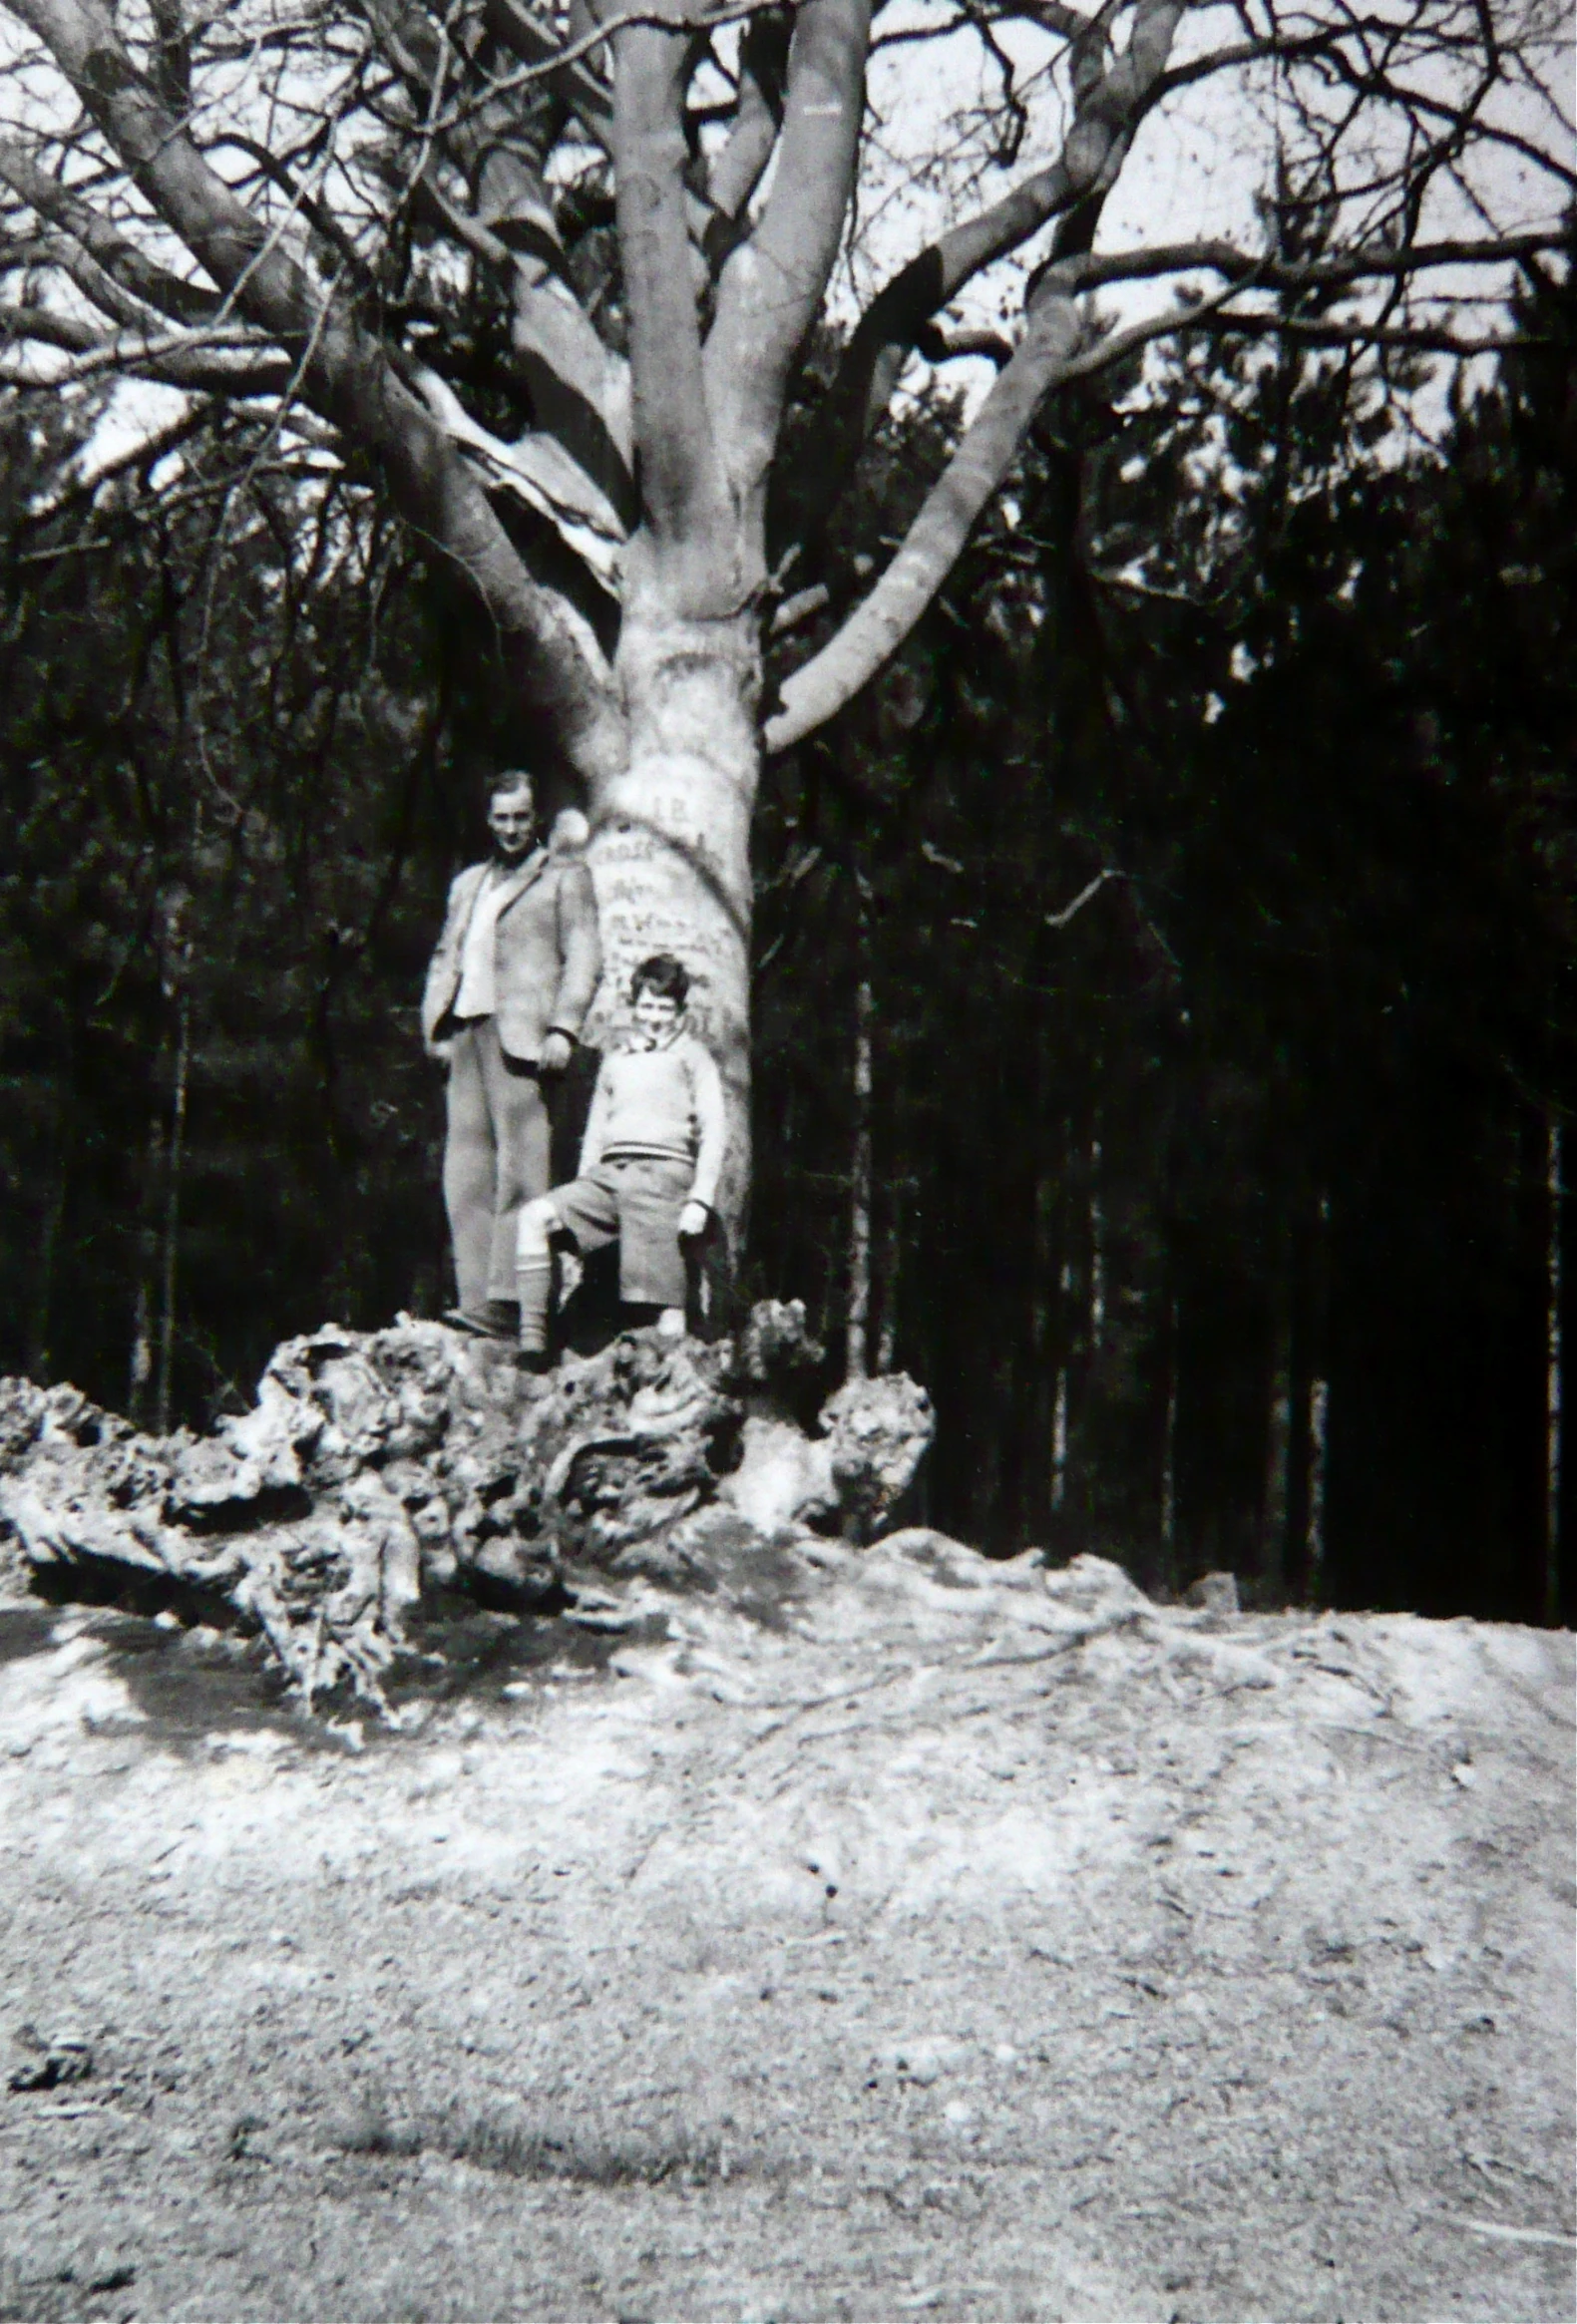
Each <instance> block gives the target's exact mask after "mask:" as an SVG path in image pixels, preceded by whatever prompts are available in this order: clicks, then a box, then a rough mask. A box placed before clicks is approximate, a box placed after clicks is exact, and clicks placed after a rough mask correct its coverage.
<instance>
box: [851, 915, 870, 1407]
mask: <svg viewBox="0 0 1577 2324" xmlns="http://www.w3.org/2000/svg"><path fill="white" fill-rule="evenodd" d="M866 951H867V942H866V928H865V910H864V904H863V901H862V905H861V913H860V979H859V982H858V983H857V984H856V986H855V991H854V1154H853V1157H852V1163H851V1168H850V1173H849V1305H848V1332H847V1338H846V1341H845V1356H844V1376H845V1378H847V1379H864V1378H865V1377H866V1375H867V1373H868V1372H869V1371H870V1368H871V1363H870V1354H869V1338H870V1327H871V1167H872V1140H871V1081H872V1073H871V1028H872V1021H873V1018H874V1016H875V1009H876V1004H875V1000H874V998H873V995H872V991H871V978H870V974H869V966H868V963H867V961H866V958H865V956H866Z"/></svg>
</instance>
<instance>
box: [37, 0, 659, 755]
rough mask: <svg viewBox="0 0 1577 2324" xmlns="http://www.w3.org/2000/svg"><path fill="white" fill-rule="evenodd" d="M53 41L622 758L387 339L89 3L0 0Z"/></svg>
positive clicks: (561, 702) (569, 646)
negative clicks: (267, 211) (294, 245)
mask: <svg viewBox="0 0 1577 2324" xmlns="http://www.w3.org/2000/svg"><path fill="white" fill-rule="evenodd" d="M9 4H10V5H11V7H12V9H13V13H14V14H16V15H17V16H18V17H19V18H20V19H21V21H22V22H23V23H24V24H26V25H27V26H28V27H29V29H30V30H31V31H32V32H34V33H35V34H36V35H37V37H38V38H39V39H40V40H41V41H43V43H44V44H45V45H46V47H48V48H49V49H50V51H51V52H52V53H53V55H54V57H55V59H56V61H57V63H58V64H59V65H60V67H61V69H62V71H63V72H64V73H65V75H66V78H67V79H68V81H69V82H70V84H71V86H72V88H73V89H74V90H75V91H76V93H77V95H78V97H79V98H80V99H81V101H82V103H83V104H84V106H85V107H86V108H87V110H88V111H89V113H90V114H91V115H92V117H93V118H94V120H95V121H96V122H97V124H98V126H99V128H100V129H101V131H102V132H103V133H104V135H105V136H106V137H107V138H108V140H109V141H110V144H111V146H112V147H113V148H114V149H115V151H116V152H117V153H118V154H119V156H120V157H121V159H122V161H123V162H124V163H125V164H126V165H127V167H128V168H129V169H130V171H131V173H132V176H133V178H134V179H135V181H136V183H137V185H138V187H139V188H140V190H141V191H142V193H143V194H144V195H145V196H146V198H147V199H148V200H149V201H150V202H151V203H152V205H153V207H154V208H155V210H156V211H157V212H158V214H159V215H160V216H161V217H162V218H163V219H164V221H165V223H166V224H167V225H168V226H169V227H170V228H171V229H172V230H173V231H174V232H175V233H176V234H177V235H179V237H180V238H181V240H182V241H183V242H185V244H186V246H187V248H188V249H189V250H190V251H191V252H192V254H193V256H194V257H195V258H196V259H197V262H198V264H199V265H200V266H201V267H202V268H203V270H204V271H205V272H206V273H207V275H208V276H209V278H210V279H211V280H212V282H213V283H214V284H215V285H216V286H217V287H218V289H219V290H220V291H221V292H222V293H223V294H224V305H225V307H226V308H227V309H228V310H229V311H231V312H233V313H234V314H236V315H238V316H240V317H241V318H242V319H244V320H245V321H247V322H249V323H251V324H253V325H254V326H255V327H256V328H258V329H259V330H261V331H264V332H266V333H267V334H268V336H269V337H270V338H271V339H273V340H274V341H275V342H276V343H277V344H278V345H279V346H280V347H281V349H282V350H283V351H284V353H285V354H286V356H287V357H288V358H289V359H290V360H291V362H292V363H293V365H294V366H295V369H296V373H297V376H298V378H299V382H300V393H301V395H302V398H303V400H304V401H306V402H307V403H308V404H309V405H311V406H312V407H313V408H314V409H315V410H317V411H318V412H320V413H321V415H322V416H323V417H324V418H326V419H328V420H330V421H331V422H332V423H333V424H334V425H335V426H336V427H337V428H338V429H340V430H341V432H342V433H343V434H344V435H345V436H346V437H347V438H348V439H349V440H350V441H351V442H352V443H355V444H357V445H359V446H360V447H361V448H362V449H364V450H365V451H366V452H368V453H370V454H371V455H372V456H373V457H374V458H376V459H377V460H378V461H379V462H380V464H381V465H382V466H383V468H384V471H385V473H386V474H387V476H388V478H389V481H390V484H391V486H392V488H393V491H394V494H395V497H396V499H397V500H398V502H399V503H400V505H401V507H402V508H403V510H404V512H405V514H406V516H407V518H408V519H409V520H410V521H411V523H412V524H413V525H414V527H415V528H416V530H417V531H418V532H419V534H421V535H422V536H423V537H424V538H425V539H426V540H427V541H428V542H429V543H430V544H431V545H432V546H433V547H434V548H435V549H437V550H439V551H440V552H441V553H442V554H443V555H444V556H445V557H446V558H447V559H448V560H449V561H450V562H451V563H452V564H453V565H455V566H456V567H458V568H459V570H460V572H461V573H462V574H463V575H464V577H465V578H466V580H467V581H468V582H469V583H470V585H471V586H472V588H473V589H474V591H475V592H476V594H477V596H478V597H479V599H480V600H481V603H482V605H483V606H484V608H485V609H486V611H487V613H488V614H489V615H490V617H491V618H492V620H493V621H494V623H495V625H496V627H497V629H498V631H499V632H500V635H501V638H502V639H503V641H504V643H505V646H506V653H507V658H508V659H509V660H510V661H511V662H512V663H513V665H514V667H515V670H516V674H517V676H518V678H519V679H520V680H521V681H522V682H523V683H524V684H525V686H527V687H528V688H529V689H530V693H531V695H532V697H533V699H534V700H535V701H536V702H537V703H539V704H540V705H541V706H542V708H543V709H544V710H545V711H546V712H547V714H548V715H549V716H550V717H551V718H552V719H553V721H554V725H555V728H556V730H557V733H558V736H559V738H560V739H561V741H562V743H563V746H564V748H565V752H566V755H567V757H568V758H569V759H570V761H571V763H572V764H573V765H575V766H576V767H577V768H578V769H579V770H580V771H581V772H582V773H583V774H584V775H587V776H588V777H591V776H592V775H594V774H596V773H599V772H600V771H602V770H603V769H604V768H605V767H607V766H609V765H612V764H616V763H617V762H618V760H619V759H620V758H621V756H622V751H623V734H622V721H621V719H620V717H619V715H618V713H617V710H616V707H615V704H614V699H613V695H612V690H611V685H610V682H609V676H608V672H607V669H606V665H605V663H604V661H603V659H602V655H601V652H600V649H599V648H598V646H597V644H596V641H595V638H594V637H593V635H592V634H591V629H590V627H589V626H588V624H587V623H586V622H585V621H584V620H583V619H582V617H581V616H580V615H579V614H578V613H577V612H576V611H575V610H574V608H573V607H571V606H570V605H569V604H568V602H567V601H566V600H565V599H564V598H562V597H561V596H559V595H558V594H557V592H555V591H552V590H549V589H546V588H544V587H542V586H541V585H540V584H539V583H537V582H536V581H533V580H532V579H531V577H530V575H529V574H528V572H527V570H526V567H525V565H524V564H523V562H522V560H521V557H520V556H519V554H518V553H517V551H516V550H515V548H514V546H513V545H512V543H511V541H510V539H509V536H508V534H507V533H506V532H505V530H504V528H503V526H502V525H501V524H500V522H499V520H498V518H497V517H496V516H495V515H494V513H493V510H492V508H491V507H490V506H489V504H488V500H487V496H486V494H485V493H484V492H483V490H482V487H481V485H480V483H479V482H478V481H477V479H476V478H475V477H474V476H473V475H472V474H471V473H470V471H469V470H468V469H467V467H466V465H465V463H464V461H463V459H462V458H461V456H460V455H459V453H458V452H457V451H456V450H455V449H454V447H453V446H452V445H451V444H450V443H449V442H448V441H447V440H446V438H445V437H444V436H443V434H442V432H441V431H440V429H439V428H438V427H437V426H436V424H435V423H434V421H433V419H432V417H431V415H430V414H429V413H428V412H427V410H426V409H425V407H424V406H423V405H422V403H421V402H420V401H419V399H418V398H417V397H416V395H414V394H413V393H412V391H411V390H410V389H409V388H408V387H407V386H406V385H405V384H404V382H403V381H402V380H401V379H400V377H399V376H398V374H397V372H396V370H395V368H394V365H393V363H392V362H391V360H390V358H389V355H388V353H387V351H386V349H385V348H384V347H383V346H382V345H381V343H380V342H379V341H378V340H376V339H375V338H373V336H372V335H371V334H370V332H368V331H367V330H366V329H365V327H364V326H363V325H362V324H361V323H360V322H359V321H358V320H357V317H356V315H355V313H354V310H353V308H352V307H351V305H350V303H349V301H348V300H346V299H345V298H344V297H343V295H342V294H341V293H340V292H339V291H338V289H337V288H336V287H335V286H333V285H329V286H324V285H322V284H321V283H319V282H317V281H315V280H314V279H313V277H312V276H311V274H310V273H309V272H308V270H307V269H306V267H305V266H304V265H303V264H302V262H301V260H300V259H299V258H298V257H297V256H296V255H295V253H294V252H293V251H292V250H291V249H290V248H289V247H288V245H287V244H286V242H285V241H284V239H283V237H282V235H281V234H279V233H275V232H270V230H269V229H268V228H267V227H266V226H265V225H264V224H263V222H262V221H261V220H260V219H259V218H258V217H257V216H256V215H255V214H254V213H253V212H252V211H251V210H250V209H248V208H247V206H246V205H245V203H243V202H242V201H241V200H239V198H238V197H237V196H236V194H234V192H233V191H232V190H231V188H229V187H228V186H227V185H226V184H225V183H224V181H223V180H222V179H221V178H219V177H218V176H217V175H216V174H215V173H214V172H213V171H212V170H211V169H210V168H209V166H208V164H207V163H206V162H205V161H204V160H203V158H202V156H201V154H200V153H198V151H197V147H196V145H195V144H194V143H193V140H192V136H191V133H190V131H189V130H188V128H187V127H186V126H185V124H184V123H183V122H182V121H181V120H180V119H178V118H177V117H176V116H175V115H174V114H172V112H171V111H170V108H169V107H168V106H167V105H166V104H165V103H164V101H163V99H162V98H160V96H159V95H158V93H157V92H156V91H155V90H154V89H153V88H152V86H151V85H150V84H149V83H148V82H147V81H146V80H145V79H144V78H143V76H142V75H141V74H140V73H139V71H138V69H137V67H136V65H135V63H134V61H133V59H132V58H131V56H130V55H129V53H128V52H127V49H126V47H125V45H124V43H123V42H122V40H121V37H120V34H119V32H118V30H117V28H116V26H115V23H114V20H113V18H112V17H111V15H110V13H109V11H108V8H107V7H106V6H104V5H103V4H102V0H9Z"/></svg>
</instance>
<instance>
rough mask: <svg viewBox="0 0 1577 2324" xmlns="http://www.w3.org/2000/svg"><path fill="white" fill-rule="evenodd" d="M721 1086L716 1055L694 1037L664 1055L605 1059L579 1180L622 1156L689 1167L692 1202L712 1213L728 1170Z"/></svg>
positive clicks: (634, 1053) (650, 1052) (641, 1052)
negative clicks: (721, 1178)
mask: <svg viewBox="0 0 1577 2324" xmlns="http://www.w3.org/2000/svg"><path fill="white" fill-rule="evenodd" d="M725 1138H726V1123H725V1119H724V1114H723V1085H722V1080H721V1078H720V1076H719V1074H718V1071H717V1067H716V1065H715V1064H714V1063H713V1061H712V1056H711V1052H710V1050H708V1049H706V1048H703V1047H702V1045H701V1043H700V1042H699V1041H698V1040H696V1038H695V1037H694V1035H693V1034H692V1033H678V1034H676V1035H675V1036H674V1038H673V1039H672V1040H671V1041H670V1042H669V1043H668V1045H667V1047H666V1048H662V1049H623V1050H616V1051H615V1052H614V1053H613V1054H612V1055H611V1056H606V1057H604V1058H603V1059H602V1063H601V1067H600V1069H599V1071H598V1073H597V1076H596V1088H595V1090H594V1092H593V1093H592V1097H591V1113H590V1114H589V1115H588V1116H587V1124H586V1136H585V1138H584V1139H583V1140H582V1143H581V1175H582V1177H583V1178H585V1177H587V1176H588V1175H589V1173H590V1172H591V1171H593V1170H594V1169H595V1168H596V1166H597V1164H598V1163H599V1162H603V1161H610V1160H611V1159H612V1158H613V1156H614V1155H617V1154H642V1155H649V1156H653V1157H655V1158H657V1159H660V1160H662V1161H674V1162H689V1163H691V1164H693V1166H694V1171H695V1177H694V1181H693V1183H692V1184H691V1187H690V1196H689V1199H690V1200H691V1202H703V1203H705V1205H706V1207H707V1209H708V1210H710V1209H711V1208H712V1207H713V1205H714V1203H715V1199H716V1195H717V1177H718V1173H719V1171H720V1170H721V1169H722V1166H723V1145H724V1142H725Z"/></svg>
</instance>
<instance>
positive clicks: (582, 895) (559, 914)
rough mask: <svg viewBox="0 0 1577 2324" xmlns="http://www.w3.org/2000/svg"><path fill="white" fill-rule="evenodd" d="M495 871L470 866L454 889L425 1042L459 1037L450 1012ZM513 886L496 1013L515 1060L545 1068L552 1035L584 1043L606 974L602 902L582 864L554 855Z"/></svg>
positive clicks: (425, 1007)
mask: <svg viewBox="0 0 1577 2324" xmlns="http://www.w3.org/2000/svg"><path fill="white" fill-rule="evenodd" d="M487 869H488V867H487V865H486V864H485V863H483V864H468V865H467V867H466V869H465V870H464V871H463V872H462V873H460V875H459V876H458V878H457V879H456V880H455V881H454V883H453V884H452V886H451V888H450V890H449V910H448V912H447V914H446V915H445V918H444V932H443V934H442V936H441V937H440V938H439V940H438V950H437V952H436V953H434V955H433V958H432V965H431V966H430V968H428V971H427V987H426V990H425V991H424V992H423V994H422V1038H423V1040H424V1041H425V1042H426V1043H427V1045H428V1047H429V1048H433V1047H434V1045H435V1044H436V1043H438V1042H441V1041H442V1040H443V1039H444V1038H445V1037H446V1036H447V1035H448V1034H449V1033H451V1032H452V1031H453V1030H454V1024H453V1020H452V1019H451V1018H450V1013H449V1012H450V1010H451V1009H452V1008H453V1007H454V1004H455V995H456V993H457V992H458V991H459V989H460V970H461V964H462V960H463V957H464V953H465V944H466V930H467V929H468V927H469V926H470V924H471V913H472V909H473V907H474V905H475V904H476V901H477V897H478V895H479V894H480V892H481V888H482V883H483V881H484V879H485V878H486V877H487ZM509 885H510V888H511V890H512V891H513V892H512V893H510V894H508V895H506V897H505V900H504V903H503V904H502V905H501V907H500V910H499V917H498V935H497V939H496V950H495V953H494V973H495V978H496V994H497V998H496V1005H495V1015H496V1017H497V1021H498V1028H499V1041H500V1043H501V1045H502V1047H503V1048H504V1050H505V1052H506V1054H508V1055H509V1056H511V1057H519V1058H521V1059H522V1060H523V1061H524V1062H525V1063H527V1064H535V1063H536V1062H537V1059H538V1058H539V1057H540V1056H541V1054H542V1044H543V1039H544V1036H545V1035H546V1034H547V1033H548V1032H549V1031H550V1029H552V1028H554V1027H557V1028H559V1029H560V1030H561V1031H563V1032H567V1033H573V1034H574V1035H575V1036H576V1038H577V1039H579V1038H580V1033H581V1026H582V1024H583V1023H584V1022H585V1019H586V1012H587V1010H588V1009H589V1008H590V1007H591V998H592V995H593V993H594V992H595V991H596V985H597V978H598V977H599V976H600V975H601V973H602V946H601V940H600V939H599V937H598V935H597V927H596V897H595V895H594V893H593V892H592V888H591V873H590V872H589V871H588V870H587V868H586V865H585V864H584V863H583V862H582V861H581V860H580V859H579V858H578V857H571V858H560V859H555V858H554V857H552V856H550V855H549V853H548V851H547V849H546V848H538V849H537V850H536V851H535V852H534V853H533V854H532V855H529V856H528V857H527V858H526V860H525V862H524V863H523V864H522V865H521V866H520V867H519V869H518V870H517V871H516V872H515V873H514V874H513V875H512V877H511V881H510V883H509ZM446 1020H448V1021H447V1022H446Z"/></svg>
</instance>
